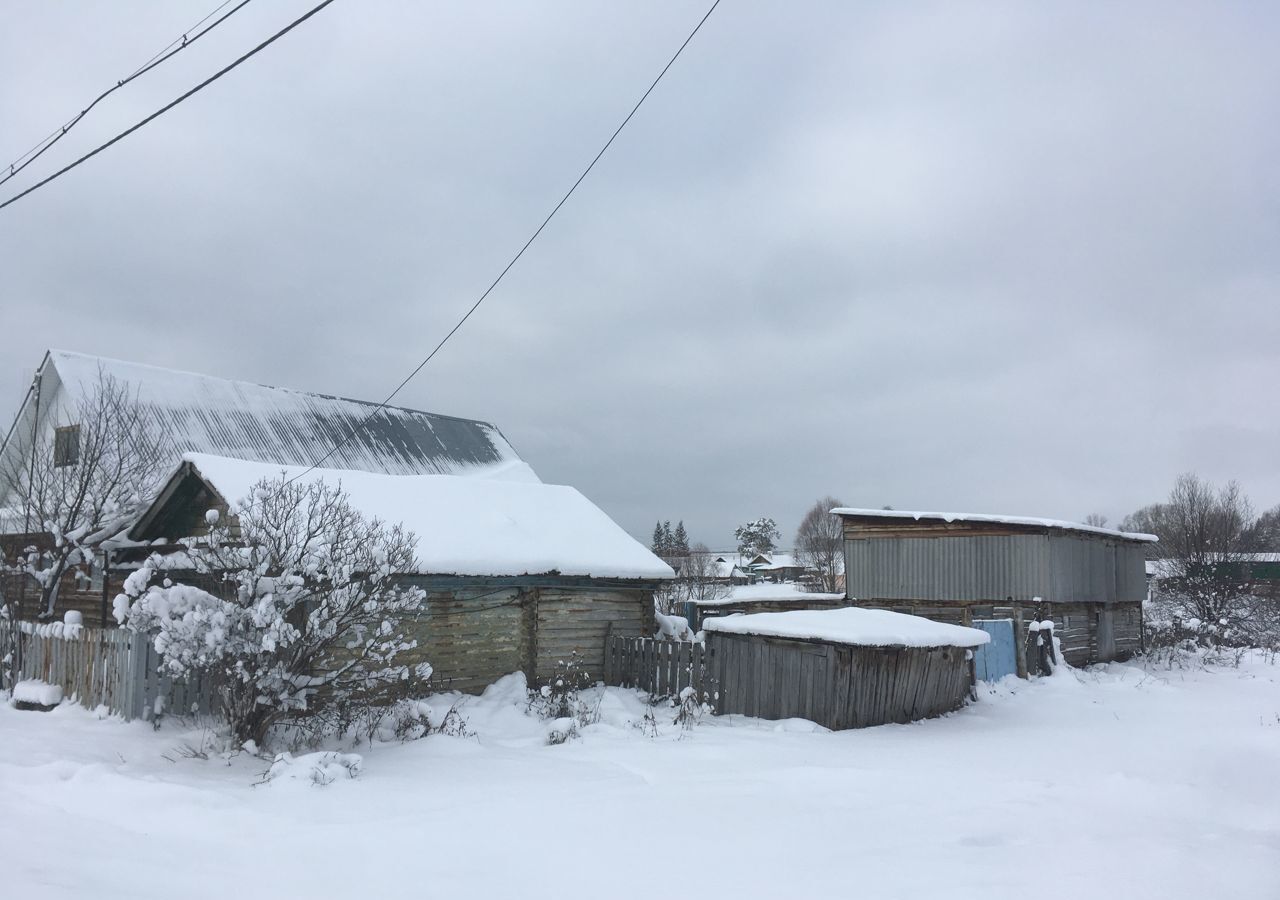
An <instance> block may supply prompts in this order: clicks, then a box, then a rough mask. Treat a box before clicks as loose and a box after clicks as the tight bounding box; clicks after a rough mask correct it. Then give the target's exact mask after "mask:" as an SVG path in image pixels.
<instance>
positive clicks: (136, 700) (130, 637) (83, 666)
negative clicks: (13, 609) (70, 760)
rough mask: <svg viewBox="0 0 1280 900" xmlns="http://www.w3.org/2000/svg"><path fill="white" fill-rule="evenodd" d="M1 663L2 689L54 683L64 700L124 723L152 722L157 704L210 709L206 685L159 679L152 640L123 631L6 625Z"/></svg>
mask: <svg viewBox="0 0 1280 900" xmlns="http://www.w3.org/2000/svg"><path fill="white" fill-rule="evenodd" d="M0 660H2V661H3V664H2V665H0V673H3V674H2V675H0V681H2V683H0V687H3V688H4V689H5V690H12V688H13V685H14V684H16V683H17V682H19V681H27V680H33V679H34V680H36V681H43V682H45V683H47V684H56V685H58V686H60V687H61V688H62V694H63V696H64V697H65V698H67V699H70V700H74V701H75V702H77V703H79V704H81V705H82V706H85V707H88V708H89V709H96V708H98V707H99V706H105V707H106V708H107V709H108V710H110V711H111V712H112V713H114V714H116V715H120V716H123V717H124V718H125V719H126V720H132V719H151V718H153V717H154V716H155V714H156V712H157V701H158V705H159V709H160V710H162V711H163V712H165V713H172V714H174V715H190V714H193V713H195V714H208V713H209V712H210V710H211V708H212V702H211V701H212V693H213V692H212V690H211V685H209V683H208V682H207V681H203V680H197V681H196V682H194V683H188V682H185V681H174V680H173V679H171V678H168V677H166V676H163V675H161V674H160V673H159V672H158V668H159V665H160V657H159V655H158V654H157V653H156V652H155V649H154V648H153V647H152V646H151V642H150V641H149V640H148V639H147V638H146V637H143V636H140V635H137V634H134V633H133V632H131V631H129V630H128V629H127V628H112V629H102V628H84V627H81V626H75V625H62V624H49V625H38V624H35V623H32V622H13V623H5V624H4V625H0Z"/></svg>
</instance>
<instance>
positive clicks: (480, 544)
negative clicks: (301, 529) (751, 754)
mask: <svg viewBox="0 0 1280 900" xmlns="http://www.w3.org/2000/svg"><path fill="white" fill-rule="evenodd" d="M104 376H105V377H107V378H110V379H112V380H114V381H115V382H116V383H118V384H120V385H122V386H123V387H124V388H125V389H127V390H128V392H129V393H130V395H132V396H134V397H136V406H137V408H138V410H139V411H140V413H141V414H142V415H144V416H146V417H148V418H149V419H150V420H151V421H153V422H155V423H156V425H157V426H158V428H159V429H160V430H161V431H162V432H163V434H164V437H165V440H166V442H167V447H168V450H167V454H168V459H167V462H166V463H165V470H166V471H169V472H172V476H171V477H169V479H168V481H167V482H166V483H165V484H164V487H163V489H162V490H161V491H160V492H159V495H158V496H157V497H156V498H153V499H152V501H151V503H150V505H149V506H148V507H147V508H146V511H145V512H144V513H143V514H142V516H141V517H140V518H139V519H138V520H137V521H135V522H132V523H128V526H127V527H126V528H125V530H124V532H122V533H121V534H120V535H118V536H117V538H116V539H114V540H107V541H105V542H104V543H103V544H102V555H101V557H100V558H98V559H96V560H95V562H94V565H93V566H92V567H91V571H90V572H88V573H83V572H82V573H78V574H76V575H70V576H68V579H67V583H66V584H65V585H64V587H63V588H62V590H61V592H60V594H59V598H58V608H57V609H55V610H54V611H53V612H52V617H54V618H59V619H60V618H61V617H62V614H63V612H65V611H66V610H69V609H76V610H79V611H80V612H82V614H83V616H84V621H85V623H86V624H101V625H104V626H109V625H112V624H114V620H113V619H112V618H111V617H110V615H109V610H110V606H111V603H110V600H111V598H112V597H113V596H114V594H115V593H116V592H117V591H118V589H119V586H120V581H121V578H122V577H123V576H124V574H125V572H126V571H127V570H128V567H129V566H130V565H136V563H137V556H138V555H139V551H138V550H129V549H128V548H129V546H130V545H131V544H133V543H134V542H135V541H136V540H139V539H141V540H145V541H161V542H162V543H163V542H165V541H173V540H176V539H180V538H185V537H190V536H195V535H198V534H199V533H200V530H201V528H202V527H203V526H202V522H203V514H204V512H205V511H206V510H207V509H209V508H225V507H226V505H227V504H228V503H234V502H235V501H236V500H238V499H240V497H241V496H243V493H242V492H243V490H244V489H245V488H247V484H246V483H245V479H246V478H248V477H250V475H252V476H253V480H254V481H256V480H257V479H258V478H259V477H262V476H264V475H266V476H271V475H278V474H279V473H280V472H281V471H282V470H283V471H290V472H299V471H301V470H302V469H305V468H306V467H308V466H310V465H312V464H314V463H316V462H318V461H320V460H322V459H323V460H324V462H323V465H324V466H325V468H324V469H321V470H316V473H315V477H318V478H323V479H325V480H330V479H336V480H340V481H341V482H342V484H343V487H344V489H352V488H354V487H355V486H357V485H361V486H367V485H369V484H371V483H372V481H371V480H370V479H373V480H377V477H381V478H382V479H386V478H391V479H394V481H393V483H394V484H395V491H396V492H398V493H400V494H402V495H403V496H404V497H405V498H406V502H405V503H404V504H403V505H402V506H398V507H397V509H396V510H394V512H395V513H397V514H402V515H403V518H404V519H405V524H406V525H407V526H408V527H410V528H412V529H414V530H415V531H417V532H418V534H419V535H420V536H422V535H424V534H430V535H432V536H433V539H432V541H431V543H430V545H429V546H428V545H427V544H424V546H423V547H422V548H421V549H422V554H421V555H422V556H423V558H424V568H423V571H422V572H420V573H415V575H414V576H413V577H414V578H418V579H421V580H422V583H423V585H424V587H427V588H428V589H429V590H430V591H431V603H430V605H431V607H432V609H431V611H430V612H429V613H428V619H427V620H426V621H424V622H423V623H420V626H416V627H420V628H421V629H423V630H424V631H425V632H429V634H428V635H427V637H428V638H429V640H427V641H424V643H425V644H426V645H427V646H429V647H430V648H431V649H432V651H433V652H434V653H435V654H436V655H435V657H434V658H432V660H431V661H432V662H433V663H434V664H436V670H437V672H439V673H440V675H441V678H442V679H444V680H451V681H452V683H453V684H454V685H455V686H458V687H460V688H463V689H471V688H474V687H478V686H481V680H482V679H486V678H487V679H489V680H492V678H491V677H490V676H491V675H492V676H495V677H496V675H501V674H505V673H506V672H510V671H515V670H519V669H524V670H525V671H526V672H528V673H529V674H530V676H531V677H537V676H540V675H543V674H544V673H545V672H546V671H547V668H546V666H547V665H548V660H551V659H552V658H553V657H555V656H556V655H557V654H561V655H567V654H568V653H569V652H570V650H572V649H580V650H581V651H582V652H583V654H584V656H585V658H586V662H587V666H588V669H590V665H591V662H592V659H594V658H595V657H598V656H600V654H601V653H602V652H603V651H602V647H603V636H604V632H605V631H607V630H609V629H613V630H614V631H616V632H618V633H635V634H640V633H644V634H649V633H652V620H653V609H652V591H653V587H654V586H655V585H656V584H657V583H658V582H659V581H661V580H664V579H666V578H670V577H672V574H673V573H672V572H671V570H670V568H669V567H668V566H666V565H665V564H664V563H662V562H661V561H660V560H658V559H657V558H656V557H654V556H653V555H652V554H651V553H649V551H648V550H647V549H645V548H644V547H643V546H641V545H640V544H638V543H637V542H635V541H634V540H632V539H631V538H629V537H627V536H626V535H625V533H623V532H622V531H621V529H620V528H619V527H618V526H617V525H616V524H615V523H614V522H612V520H610V519H609V517H608V516H607V515H605V514H604V513H603V512H602V511H601V510H599V509H598V508H597V507H595V506H594V505H592V504H591V503H590V501H588V500H587V499H586V498H585V497H583V496H582V495H581V494H579V493H578V492H577V491H574V490H573V489H572V488H569V487H563V486H557V485H545V484H542V482H541V481H540V480H539V478H538V476H537V474H536V473H535V472H534V471H533V469H532V468H531V467H530V466H529V465H528V464H527V463H526V462H524V460H522V459H521V458H520V456H519V455H518V454H517V453H516V452H515V450H514V448H513V447H512V446H511V444H510V443H509V442H508V441H507V439H506V438H505V437H504V436H503V435H502V433H501V432H500V431H499V430H498V429H497V427H495V426H494V425H491V424H489V423H487V422H481V421H476V420H472V419H461V418H457V417H454V416H445V415H439V414H435V413H427V412H420V411H417V410H411V409H404V408H400V407H383V408H379V407H378V405H377V404H374V403H367V402H363V401H359V400H349V399H345V398H341V397H334V396H329V395H323V394H312V393H306V392H303V391H296V390H290V389H288V388H277V387H268V386H265V385H259V384H252V383H248V382H240V381H230V380H227V379H222V378H215V377H211V376H206V375H197V374H192V373H189V372H178V371H172V370H168V369H161V368H156V367H153V366H147V365H141V364H138V363H130V362H122V361H119V360H112V359H104V358H100V357H93V356H84V355H81V354H75V353H67V352H63V351H56V350H55V351H50V352H49V353H48V354H47V355H46V356H45V358H44V361H43V362H42V364H41V366H40V369H39V370H38V371H37V374H36V378H35V380H34V382H33V384H32V387H31V389H30V391H29V392H28V396H27V398H26V399H25V401H24V402H23V404H22V406H21V408H20V410H19V413H18V416H17V418H16V420H15V422H14V425H13V427H12V428H11V430H10V432H9V433H8V435H7V436H6V438H5V442H4V444H3V446H0V460H6V459H8V460H12V459H13V458H14V455H15V454H19V453H21V452H23V448H24V447H29V446H31V444H32V441H30V440H21V439H19V438H29V437H30V436H32V435H34V434H39V433H47V434H49V435H51V436H53V435H63V434H72V433H74V431H73V430H74V428H75V426H76V425H77V423H78V422H79V421H80V418H79V417H80V415H81V408H82V405H83V404H84V403H85V400H86V397H87V396H89V394H90V392H91V391H92V390H93V389H94V387H95V385H96V384H97V383H98V382H99V380H100V378H102V377H104ZM347 435H350V436H351V437H350V438H349V439H348V440H346V441H345V443H341V446H338V445H339V444H340V442H342V441H343V438H344V437H346V436H347ZM63 443H65V442H63ZM49 445H50V446H53V447H54V449H55V452H57V451H58V449H59V448H61V449H62V450H66V449H67V448H65V447H62V443H59V442H58V441H51V442H49ZM335 447H336V449H335ZM68 460H69V462H68V463H67V464H68V465H75V464H76V463H75V461H74V459H73V455H72V456H68ZM250 483H251V482H250ZM409 498H418V502H417V504H416V505H415V503H414V502H411V501H410V500H409ZM442 498H448V500H449V502H448V503H447V504H444V500H443V499H442ZM442 504H443V505H442ZM364 505H365V506H366V507H367V509H368V511H369V512H370V513H371V514H383V515H384V517H385V518H390V516H389V515H387V512H388V511H387V510H383V509H378V508H375V507H376V504H371V503H369V504H364ZM504 517H505V518H504ZM397 521H398V519H397ZM481 523H488V527H489V528H490V530H488V531H484V530H483V529H482V528H481ZM36 527H38V526H36ZM455 538H456V540H458V541H464V542H467V547H468V548H469V549H468V550H467V551H466V552H465V553H464V552H462V550H461V548H459V553H458V555H457V556H456V557H454V558H452V563H453V564H450V565H446V564H445V560H444V559H443V558H442V557H440V556H439V555H438V548H439V547H441V546H444V545H445V544H446V543H447V540H453V539H455ZM48 539H49V536H48V535H41V534H39V533H36V532H35V531H34V529H33V527H32V523H31V522H30V517H29V516H24V510H23V504H22V502H21V499H20V498H16V497H0V546H5V547H6V549H8V550H10V551H12V549H14V548H20V547H22V546H24V545H27V544H32V543H38V542H39V541H41V540H48ZM450 546H452V545H450ZM108 554H111V556H110V565H109V566H107V565H104V562H105V561H106V560H107V558H108ZM433 554H434V555H433ZM468 554H469V555H468ZM15 582H17V583H16V584H15ZM29 588H30V585H27V584H24V583H22V582H21V580H19V579H16V578H14V579H9V580H8V581H7V582H6V583H4V584H0V592H3V593H4V594H5V595H6V597H7V598H8V599H14V597H16V595H17V594H18V593H19V592H21V591H26V590H28V589H29ZM10 595H13V596H10ZM481 595H484V596H483V598H481ZM34 612H35V610H33V609H30V608H29V607H24V613H26V614H28V615H30V614H33V613H34ZM482 660H483V662H482ZM485 683H487V682H485Z"/></svg>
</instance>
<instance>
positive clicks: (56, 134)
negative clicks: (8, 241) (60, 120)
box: [0, 0, 250, 184]
mask: <svg viewBox="0 0 1280 900" xmlns="http://www.w3.org/2000/svg"><path fill="white" fill-rule="evenodd" d="M232 2H233V0H225V2H223V3H222V4H221V5H220V6H218V7H217V8H216V9H215V10H214V11H213V12H211V13H209V14H208V15H206V16H205V17H204V18H203V19H201V20H200V21H199V22H197V23H196V24H194V25H192V26H191V27H190V28H188V29H187V30H186V31H184V32H183V33H182V37H180V38H177V39H175V40H173V41H171V42H170V43H169V44H168V45H167V46H166V47H165V48H164V49H163V50H161V51H160V52H159V53H157V54H156V55H155V56H153V57H151V58H150V59H149V60H147V61H146V62H145V63H143V64H142V65H141V66H140V67H139V68H137V69H135V70H134V72H133V74H132V75H129V76H128V77H127V78H124V79H122V80H120V81H117V82H116V83H115V85H113V86H112V87H110V88H108V89H107V90H105V91H103V92H102V93H101V94H99V95H98V96H97V97H95V98H94V99H93V102H92V103H90V104H89V105H88V106H86V107H85V108H84V109H82V110H80V112H78V113H77V114H76V115H75V116H73V117H72V118H71V119H70V120H69V121H68V122H67V123H66V124H65V125H63V126H62V127H61V128H57V129H54V131H53V132H52V133H50V134H49V136H48V137H46V138H44V139H43V140H41V141H39V142H37V143H36V145H35V146H34V147H32V148H31V149H30V150H28V151H27V152H26V153H24V154H22V155H21V156H19V157H18V158H17V159H15V160H14V161H13V162H11V163H9V166H8V169H9V171H8V172H6V173H5V174H4V176H3V177H0V184H4V183H5V182H6V181H8V180H9V179H11V178H13V177H14V176H16V175H17V174H18V173H19V172H21V171H22V170H23V169H25V168H26V167H27V166H29V165H31V164H32V163H33V162H35V161H36V160H37V159H39V158H40V157H41V156H43V155H44V154H45V153H46V152H47V151H48V150H49V148H51V147H52V146H53V145H54V144H56V143H58V141H60V140H62V139H63V138H64V137H66V135H67V132H69V131H70V130H71V129H72V128H75V127H76V125H77V124H79V122H80V120H81V119H83V118H84V117H85V116H87V115H88V114H89V112H90V110H92V109H93V108H94V107H95V106H97V105H98V104H99V103H101V102H102V101H103V100H105V99H107V97H109V96H111V95H112V94H114V93H115V92H116V91H118V90H120V88H122V87H124V86H125V85H126V84H128V83H129V82H131V81H133V80H134V79H135V78H141V77H142V76H143V75H145V74H147V73H148V72H150V71H151V70H152V69H154V68H155V67H156V66H159V65H161V64H162V63H164V62H165V61H166V60H169V59H172V58H173V57H174V56H176V55H178V54H179V53H181V52H182V51H183V50H185V49H186V48H188V47H190V46H191V45H192V44H194V43H195V42H196V41H198V40H200V38H202V37H204V36H205V35H206V34H208V33H209V32H210V31H213V29H215V28H217V27H218V26H219V25H221V24H222V23H223V22H225V21H227V19H229V18H231V17H232V16H234V15H235V14H236V13H238V12H239V11H240V10H242V9H244V8H245V7H246V6H248V5H249V2H250V0H241V2H240V3H238V4H237V5H236V7H235V8H234V9H232V10H231V11H230V12H228V13H227V14H226V15H224V16H222V17H221V18H219V19H218V20H217V21H216V22H214V23H213V24H212V25H210V26H209V27H208V28H205V29H203V30H201V31H198V32H196V34H195V35H194V36H192V35H191V32H193V31H195V30H196V29H197V28H199V27H200V26H201V25H203V24H204V23H205V22H207V21H209V20H210V19H212V18H213V17H214V16H216V15H217V14H218V13H219V12H221V11H222V10H223V9H225V8H226V7H228V6H230V5H231V3H232Z"/></svg>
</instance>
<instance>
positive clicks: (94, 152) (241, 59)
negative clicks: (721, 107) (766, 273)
mask: <svg viewBox="0 0 1280 900" xmlns="http://www.w3.org/2000/svg"><path fill="white" fill-rule="evenodd" d="M333 2H334V0H324V2H322V3H319V4H317V5H315V6H313V7H312V8H311V9H309V10H308V11H307V12H305V13H303V14H302V15H301V16H299V17H298V18H296V19H294V20H293V21H292V22H290V23H289V24H288V25H286V26H285V27H284V28H281V29H280V30H279V31H277V32H276V33H275V34H273V35H271V37H269V38H267V39H266V40H265V41H263V42H262V43H261V44H258V46H256V47H254V48H253V49H252V50H250V51H249V52H248V53H245V54H244V55H243V56H241V57H239V58H238V59H237V60H235V62H233V63H231V64H230V65H228V66H225V67H223V68H221V69H219V70H218V71H217V72H215V73H213V74H212V75H210V76H209V77H208V78H206V79H205V80H204V81H202V82H200V83H199V84H197V85H196V86H195V87H193V88H192V89H191V90H189V91H187V92H186V93H185V94H183V95H182V96H180V97H178V98H177V99H176V100H173V101H171V102H169V103H167V104H165V105H164V106H162V107H160V108H159V109H158V110H156V111H155V112H153V113H152V114H151V115H149V116H147V117H146V118H145V119H142V120H141V121H140V122H138V123H137V124H136V125H133V126H132V127H130V128H127V129H125V130H124V131H122V132H120V133H119V134H117V135H116V136H115V137H113V138H112V139H111V140H109V141H107V142H106V143H105V144H102V145H100V146H98V147H96V148H94V149H93V150H90V151H89V152H88V153H86V154H85V155H84V156H82V157H80V158H79V159H77V160H76V161H75V162H72V163H69V164H68V165H65V166H63V167H62V168H61V169H59V170H58V171H56V172H54V173H53V174H52V175H50V176H49V177H48V178H45V179H44V180H43V181H37V182H36V183H35V184H33V185H31V187H29V188H27V189H26V190H25V191H22V192H21V193H19V194H14V195H13V196H12V197H10V198H9V199H8V200H6V201H4V202H3V203H0V209H4V208H5V207H6V206H9V205H10V204H13V203H16V202H18V201H19V200H21V199H22V198H23V197H25V196H27V194H30V193H31V192H32V191H37V190H39V189H40V188H42V187H44V186H45V185H46V184H48V183H49V182H51V181H53V180H54V179H55V178H60V177H61V176H63V175H65V174H67V173H68V172H70V171H71V170H72V169H74V168H75V167H76V166H78V165H80V164H81V163H84V162H87V161H88V160H90V159H92V158H93V157H95V156H97V155H98V154H99V153H101V152H102V151H103V150H106V149H107V148H108V147H110V146H112V145H113V144H116V143H118V142H119V141H122V140H124V139H125V138H127V137H128V136H129V135H131V134H133V133H134V132H135V131H137V130H138V129H139V128H142V127H143V126H144V125H146V124H147V123H149V122H152V121H154V120H156V119H158V118H160V117H161V116H162V115H164V114H165V113H167V112H168V111H169V110H171V109H173V108H174V107H175V106H177V105H178V104H179V103H181V102H182V101H184V100H186V99H187V98H188V97H191V96H193V95H195V94H198V93H199V92H200V91H202V90H204V89H205V88H207V87H208V86H209V85H211V84H213V83H214V82H215V81H217V80H218V79H219V78H221V77H222V76H223V75H226V74H227V73H228V72H230V71H231V70H232V69H234V68H236V67H237V66H239V65H240V64H241V63H242V62H244V61H245V60H247V59H249V58H250V57H252V56H255V55H257V54H258V53H260V52H261V51H263V50H265V49H266V48H267V47H270V46H271V45H272V44H274V43H275V42H276V41H278V40H280V38H282V37H284V36H285V35H286V34H288V33H289V32H290V31H293V29H295V28H297V27H298V26H299V25H301V24H302V23H303V22H305V21H307V19H310V18H311V17H312V16H314V15H315V14H316V13H318V12H320V10H322V9H324V8H325V7H326V6H328V5H329V4H330V3H333ZM717 2H719V0H717ZM242 5H243V4H242ZM188 43H190V42H188Z"/></svg>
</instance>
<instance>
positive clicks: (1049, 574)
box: [832, 508, 1156, 675]
mask: <svg viewBox="0 0 1280 900" xmlns="http://www.w3.org/2000/svg"><path fill="white" fill-rule="evenodd" d="M832 512H833V513H835V514H837V515H839V516H840V517H841V519H842V520H843V523H844V550H845V587H846V593H847V595H848V597H849V599H850V602H851V603H855V604H857V605H858V606H864V607H869V608H878V609H889V610H894V611H897V612H904V613H913V614H916V615H921V616H927V617H928V618H930V619H936V620H938V621H941V622H951V623H954V624H962V625H968V624H970V623H971V622H974V621H978V620H991V619H1006V618H1007V619H1009V620H1011V621H1012V622H1013V628H1014V634H1013V637H1012V638H1011V640H1013V641H1014V642H1015V643H1016V648H1017V666H1018V670H1017V671H1018V674H1020V675H1025V674H1026V673H1027V666H1026V660H1025V653H1026V648H1027V646H1028V644H1029V642H1030V640H1031V638H1032V635H1031V632H1030V630H1029V629H1028V628H1027V625H1028V624H1029V623H1031V622H1033V621H1037V620H1052V621H1053V622H1054V623H1055V634H1056V635H1057V637H1058V638H1059V640H1060V641H1061V644H1062V655H1063V656H1064V657H1065V658H1066V660H1067V661H1068V662H1070V663H1071V664H1073V665H1086V664H1088V663H1093V662H1105V661H1108V660H1113V659H1124V658H1127V657H1129V656H1131V655H1133V654H1134V653H1137V652H1139V651H1140V650H1141V649H1142V602H1143V600H1145V599H1146V594H1147V587H1146V574H1145V571H1146V562H1145V560H1146V554H1147V549H1148V548H1149V546H1150V543H1151V542H1152V541H1155V540H1156V538H1155V537H1154V536H1152V535H1148V534H1130V533H1126V532H1122V531H1115V530H1113V529H1109V528H1096V527H1093V526H1089V525H1081V524H1078V523H1075V522H1065V521H1060V520H1055V519H1041V518H1033V517H1028V516H1008V515H995V514H986V513H940V512H914V511H908V510H881V509H847V508H842V509H833V510H832Z"/></svg>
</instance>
